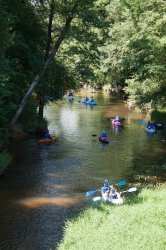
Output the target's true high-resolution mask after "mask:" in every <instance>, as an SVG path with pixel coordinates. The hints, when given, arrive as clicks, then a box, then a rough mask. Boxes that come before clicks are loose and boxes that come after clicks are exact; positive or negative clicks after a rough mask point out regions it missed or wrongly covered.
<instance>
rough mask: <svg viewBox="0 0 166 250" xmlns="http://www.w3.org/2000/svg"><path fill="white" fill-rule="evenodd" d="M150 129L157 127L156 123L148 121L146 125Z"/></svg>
mask: <svg viewBox="0 0 166 250" xmlns="http://www.w3.org/2000/svg"><path fill="white" fill-rule="evenodd" d="M146 127H147V128H148V129H155V126H154V124H152V123H150V122H148V124H147V126H146Z"/></svg>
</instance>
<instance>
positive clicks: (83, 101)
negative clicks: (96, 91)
mask: <svg viewBox="0 0 166 250" xmlns="http://www.w3.org/2000/svg"><path fill="white" fill-rule="evenodd" d="M78 103H84V104H87V105H97V103H96V102H95V101H94V102H91V101H85V100H80V101H78Z"/></svg>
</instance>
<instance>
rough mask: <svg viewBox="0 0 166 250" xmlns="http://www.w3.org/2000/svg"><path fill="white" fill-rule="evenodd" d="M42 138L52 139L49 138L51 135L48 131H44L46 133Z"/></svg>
mask: <svg viewBox="0 0 166 250" xmlns="http://www.w3.org/2000/svg"><path fill="white" fill-rule="evenodd" d="M44 138H45V139H52V137H51V135H50V133H49V130H48V129H47V130H46V132H45V134H44Z"/></svg>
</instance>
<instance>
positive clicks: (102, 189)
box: [101, 183, 110, 193]
mask: <svg viewBox="0 0 166 250" xmlns="http://www.w3.org/2000/svg"><path fill="white" fill-rule="evenodd" d="M109 188H110V184H109V183H104V184H103V186H102V188H101V192H103V193H105V192H107V191H109Z"/></svg>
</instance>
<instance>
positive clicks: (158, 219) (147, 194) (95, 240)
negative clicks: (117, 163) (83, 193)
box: [58, 187, 166, 250]
mask: <svg viewBox="0 0 166 250" xmlns="http://www.w3.org/2000/svg"><path fill="white" fill-rule="evenodd" d="M165 211H166V187H164V188H160V189H155V190H152V189H144V190H142V191H141V192H140V193H139V194H138V195H135V196H134V198H133V199H131V200H130V201H128V202H127V200H126V202H125V205H123V206H113V205H110V204H103V203H101V204H98V205H97V206H92V207H89V208H87V209H86V210H85V211H84V212H83V213H82V214H81V215H80V216H79V217H77V218H75V219H74V220H72V221H69V222H67V223H66V228H65V232H64V238H63V241H62V242H61V244H60V245H59V246H58V250H68V249H70V250H76V249H77V250H100V249H102V250H119V249H123V250H130V249H131V250H133V249H135V250H139V249H140V250H165V249H166V237H165V236H166V212H165Z"/></svg>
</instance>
